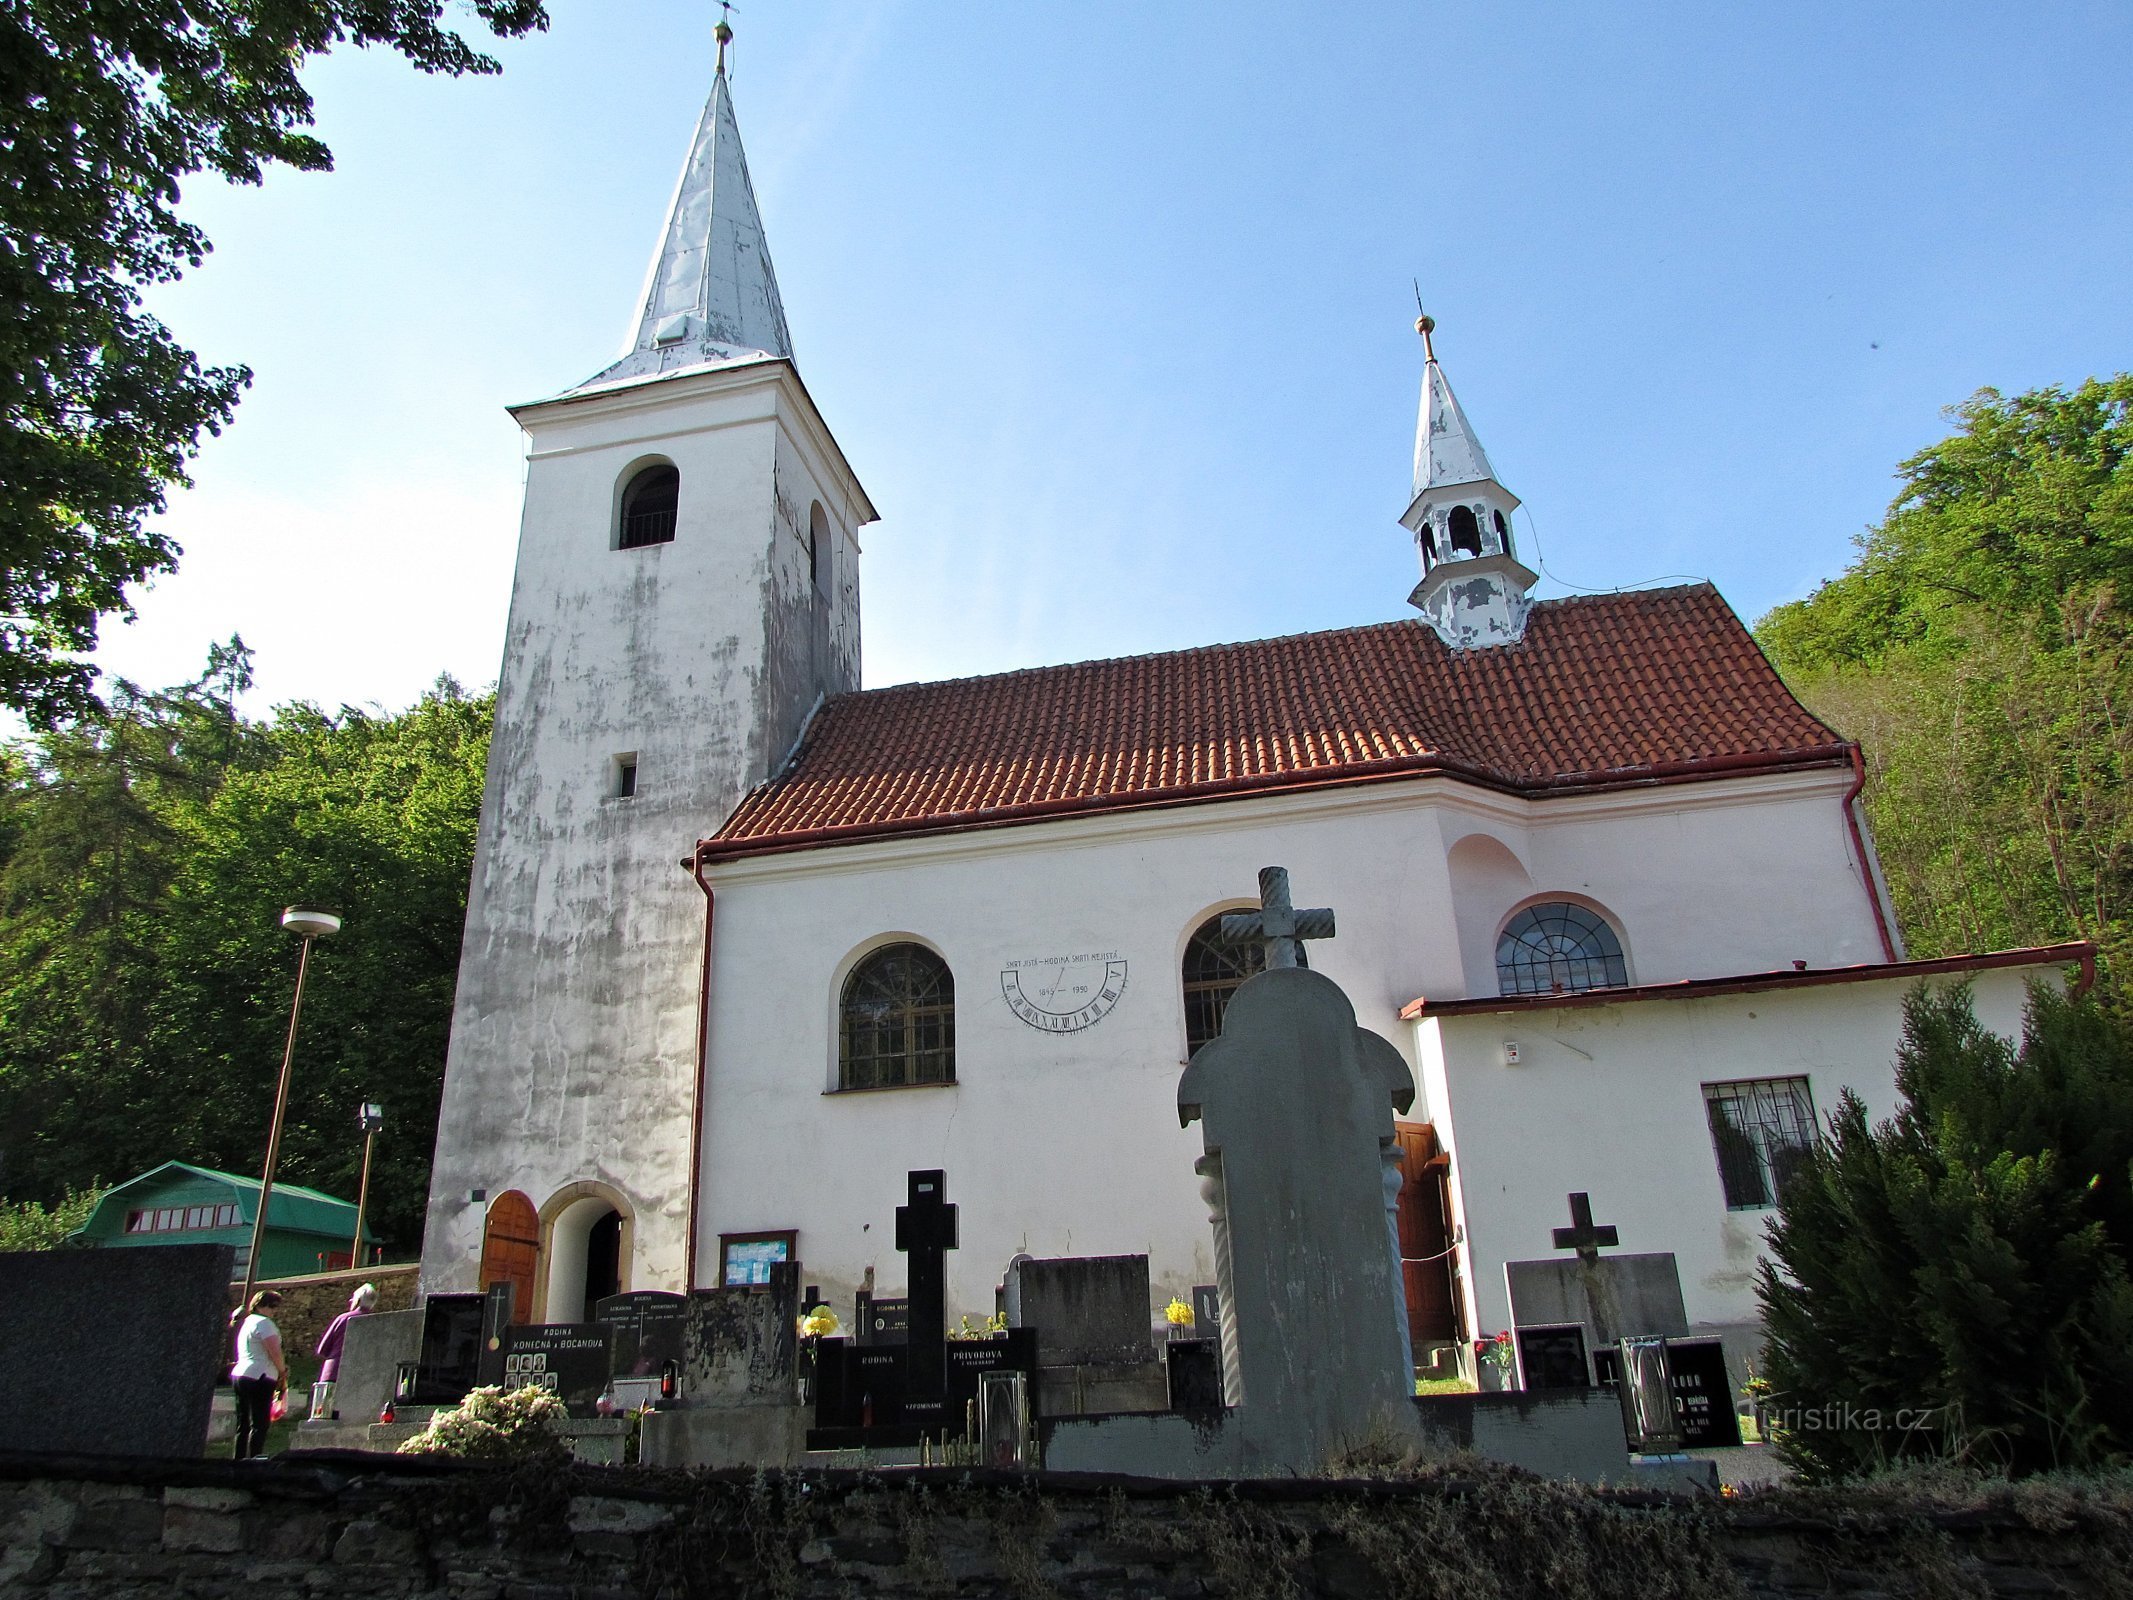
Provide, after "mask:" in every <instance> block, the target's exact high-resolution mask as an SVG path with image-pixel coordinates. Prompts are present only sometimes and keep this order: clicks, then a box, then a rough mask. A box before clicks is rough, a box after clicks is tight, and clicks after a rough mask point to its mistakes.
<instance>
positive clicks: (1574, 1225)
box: [1554, 1193, 1622, 1344]
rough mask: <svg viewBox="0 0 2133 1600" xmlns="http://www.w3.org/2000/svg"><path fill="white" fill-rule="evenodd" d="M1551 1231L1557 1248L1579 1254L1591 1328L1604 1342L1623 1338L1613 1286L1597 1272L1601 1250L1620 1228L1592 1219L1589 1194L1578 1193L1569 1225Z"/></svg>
mask: <svg viewBox="0 0 2133 1600" xmlns="http://www.w3.org/2000/svg"><path fill="white" fill-rule="evenodd" d="M1554 1233H1555V1247H1556V1249H1558V1250H1575V1251H1576V1252H1577V1253H1578V1276H1579V1277H1580V1278H1581V1279H1583V1280H1584V1284H1585V1304H1586V1307H1587V1309H1588V1310H1589V1311H1590V1312H1591V1313H1592V1326H1593V1330H1594V1331H1595V1332H1596V1333H1598V1334H1599V1336H1600V1338H1601V1339H1602V1340H1603V1341H1605V1342H1607V1343H1610V1344H1611V1343H1613V1342H1614V1341H1615V1340H1617V1339H1619V1338H1621V1337H1622V1328H1621V1319H1620V1317H1619V1316H1617V1315H1616V1312H1615V1303H1614V1293H1613V1286H1612V1285H1611V1284H1609V1283H1608V1282H1607V1280H1606V1279H1605V1278H1604V1277H1602V1276H1601V1274H1600V1250H1601V1247H1602V1246H1605V1245H1618V1244H1620V1243H1621V1242H1622V1232H1621V1230H1620V1229H1619V1228H1617V1227H1616V1226H1615V1225H1614V1224H1613V1223H1611V1222H1598V1223H1596V1222H1594V1221H1593V1220H1592V1196H1591V1195H1588V1194H1582V1193H1580V1194H1574V1195H1571V1196H1570V1226H1569V1227H1567V1228H1557V1229H1555V1230H1554Z"/></svg>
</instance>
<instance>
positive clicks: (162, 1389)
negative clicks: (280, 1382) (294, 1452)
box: [0, 1244, 236, 1456]
mask: <svg viewBox="0 0 2133 1600" xmlns="http://www.w3.org/2000/svg"><path fill="white" fill-rule="evenodd" d="M233 1260H234V1252H233V1251H232V1250H231V1248H230V1247H229V1246H228V1245H226V1244H177V1245H158V1246H154V1247H149V1248H138V1247H136V1248H117V1249H100V1250H99V1249H90V1250H81V1249H74V1250H36V1251H29V1250H25V1251H7V1252H0V1416H4V1417H6V1418H7V1434H6V1441H5V1442H6V1447H7V1448H8V1449H10V1450H26V1451H35V1452H38V1453H64V1454H71V1455H116V1456H197V1455H199V1454H200V1453H201V1451H202V1450H203V1449H204V1448H205V1447H206V1444H207V1422H208V1416H209V1413H210V1411H211V1410H212V1408H213V1405H214V1399H215V1384H216V1382H217V1380H218V1379H219V1378H221V1377H222V1375H223V1374H225V1373H226V1372H227V1371H228V1370H229V1367H230V1363H231V1360H232V1359H233V1357H234V1354H235V1342H236V1341H235V1339H234V1337H233V1335H232V1333H231V1331H230V1326H229V1284H230V1273H231V1270H232V1263H233Z"/></svg>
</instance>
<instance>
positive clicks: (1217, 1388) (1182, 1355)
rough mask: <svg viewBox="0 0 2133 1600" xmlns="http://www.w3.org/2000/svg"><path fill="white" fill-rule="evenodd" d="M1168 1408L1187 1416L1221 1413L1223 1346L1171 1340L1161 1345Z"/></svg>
mask: <svg viewBox="0 0 2133 1600" xmlns="http://www.w3.org/2000/svg"><path fill="white" fill-rule="evenodd" d="M1163 1365H1164V1368H1165V1372H1164V1377H1165V1380H1166V1382H1167V1384H1168V1388H1169V1399H1170V1409H1171V1410H1173V1411H1176V1412H1179V1413H1181V1414H1183V1415H1185V1416H1189V1417H1200V1416H1215V1415H1219V1414H1220V1412H1221V1410H1222V1346H1221V1345H1220V1344H1219V1343H1218V1342H1217V1341H1215V1340H1213V1339H1173V1340H1171V1341H1170V1342H1169V1343H1168V1344H1166V1345H1164V1346H1163Z"/></svg>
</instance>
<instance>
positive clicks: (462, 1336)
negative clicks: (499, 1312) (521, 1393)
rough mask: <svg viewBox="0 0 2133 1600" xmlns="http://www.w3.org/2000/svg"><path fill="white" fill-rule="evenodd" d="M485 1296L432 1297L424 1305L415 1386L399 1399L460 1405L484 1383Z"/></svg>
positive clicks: (405, 1391) (446, 1295)
mask: <svg viewBox="0 0 2133 1600" xmlns="http://www.w3.org/2000/svg"><path fill="white" fill-rule="evenodd" d="M486 1298H487V1297H486V1296H483V1295H478V1294H433V1295H431V1296H430V1297H429V1298H428V1299H427V1300H425V1301H424V1302H423V1304H422V1348H421V1352H420V1354H419V1355H418V1356H417V1357H416V1365H415V1369H414V1375H413V1384H412V1386H411V1387H406V1388H404V1389H403V1392H402V1393H401V1394H400V1396H399V1398H400V1399H402V1400H403V1401H412V1402H414V1403H415V1404H417V1405H426V1406H449V1405H457V1404H458V1403H459V1402H460V1401H462V1400H464V1399H465V1398H466V1397H467V1391H468V1390H469V1389H471V1388H473V1387H474V1386H475V1384H477V1383H479V1382H480V1381H481V1366H482V1321H483V1314H484V1310H485V1301H486Z"/></svg>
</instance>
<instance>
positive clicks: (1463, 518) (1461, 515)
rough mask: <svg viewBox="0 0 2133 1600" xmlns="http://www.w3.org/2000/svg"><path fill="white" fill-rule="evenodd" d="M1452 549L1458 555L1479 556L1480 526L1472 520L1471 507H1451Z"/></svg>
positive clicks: (1472, 512)
mask: <svg viewBox="0 0 2133 1600" xmlns="http://www.w3.org/2000/svg"><path fill="white" fill-rule="evenodd" d="M1451 535H1452V549H1453V551H1454V552H1456V553H1458V554H1460V555H1469V556H1478V555H1480V554H1481V524H1480V523H1479V522H1477V521H1475V520H1474V508H1473V507H1472V506H1453V507H1452V515H1451Z"/></svg>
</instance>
